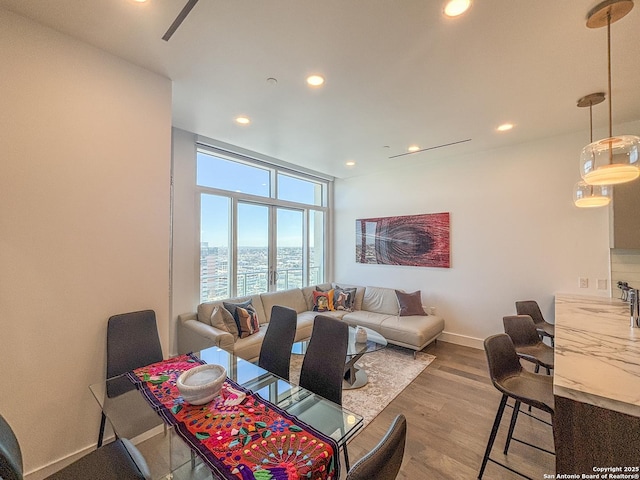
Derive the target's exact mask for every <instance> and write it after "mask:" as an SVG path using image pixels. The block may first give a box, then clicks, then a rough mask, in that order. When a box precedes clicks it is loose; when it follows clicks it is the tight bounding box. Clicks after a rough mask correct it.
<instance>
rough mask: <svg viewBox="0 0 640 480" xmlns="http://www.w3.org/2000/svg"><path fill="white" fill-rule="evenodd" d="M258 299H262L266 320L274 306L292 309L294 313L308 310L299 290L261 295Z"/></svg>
mask: <svg viewBox="0 0 640 480" xmlns="http://www.w3.org/2000/svg"><path fill="white" fill-rule="evenodd" d="M260 297H261V298H262V306H263V307H264V311H265V313H266V315H267V317H266V318H267V319H269V318H271V307H273V306H274V305H282V306H284V307H289V308H293V309H294V310H295V311H296V313H300V312H304V311H306V310H308V308H307V302H305V300H304V295H302V290H300V289H299V288H294V289H291V290H283V291H281V292H269V293H263V294H262V295H260Z"/></svg>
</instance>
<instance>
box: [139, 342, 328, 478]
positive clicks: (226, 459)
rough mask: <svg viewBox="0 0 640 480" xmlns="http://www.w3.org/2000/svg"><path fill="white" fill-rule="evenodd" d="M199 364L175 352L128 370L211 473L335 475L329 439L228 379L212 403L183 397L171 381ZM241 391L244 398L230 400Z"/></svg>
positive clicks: (222, 475)
mask: <svg viewBox="0 0 640 480" xmlns="http://www.w3.org/2000/svg"><path fill="white" fill-rule="evenodd" d="M203 363H206V362H204V361H202V360H200V359H199V358H197V357H196V356H194V355H192V354H187V355H180V356H177V357H174V358H170V359H168V360H164V361H162V362H158V363H154V364H152V365H148V366H146V367H142V368H138V369H136V370H134V371H133V372H129V373H128V374H127V375H128V377H129V379H130V380H131V381H132V382H133V383H134V384H135V385H136V387H137V388H138V389H139V390H140V391H141V392H142V394H143V395H144V397H145V398H146V399H147V401H148V402H149V403H150V404H151V406H152V407H153V408H154V409H155V410H156V411H157V412H158V413H159V414H160V415H161V416H162V418H164V420H165V421H166V422H167V423H168V424H169V425H175V428H176V431H177V432H178V434H179V435H180V436H181V437H182V438H183V439H184V440H185V441H186V442H187V444H188V445H189V446H190V447H191V448H192V449H193V450H194V451H195V452H196V453H197V454H198V455H199V456H200V457H201V458H202V459H203V461H204V462H205V463H206V464H207V465H208V466H209V468H211V470H212V471H213V472H214V474H217V475H218V476H219V478H224V479H243V480H271V479H273V480H289V479H307V478H308V479H328V480H335V479H338V478H339V477H340V475H339V464H340V462H339V460H338V446H337V444H336V442H335V441H334V440H333V439H331V438H329V437H327V436H325V435H323V434H322V433H320V432H318V431H317V430H315V429H314V428H313V427H311V426H309V425H306V424H305V423H303V422H301V421H300V420H298V419H297V418H296V417H294V416H291V415H289V414H287V413H286V412H285V411H284V410H282V409H281V408H279V407H277V406H275V405H273V404H272V403H271V402H268V401H266V400H264V399H263V398H262V397H261V396H260V395H258V394H256V393H253V392H251V391H250V390H247V389H245V388H243V387H241V386H240V385H238V384H237V383H235V382H234V381H233V380H231V379H229V378H227V380H226V382H225V383H224V385H223V387H222V391H221V395H220V396H219V397H216V398H215V399H214V400H212V401H211V402H209V403H207V404H205V405H190V404H188V403H186V402H184V401H183V399H182V397H181V396H180V392H179V391H178V388H177V387H176V380H177V378H178V377H179V376H180V374H181V373H182V372H184V371H186V370H189V369H191V368H193V367H196V366H198V365H201V364H203ZM243 394H245V395H246V398H244V400H242V402H241V403H239V404H237V405H232V404H233V403H236V402H234V401H233V400H234V399H239V398H242V395H243ZM225 401H226V404H225Z"/></svg>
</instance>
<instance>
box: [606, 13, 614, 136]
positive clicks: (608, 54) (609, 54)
mask: <svg viewBox="0 0 640 480" xmlns="http://www.w3.org/2000/svg"><path fill="white" fill-rule="evenodd" d="M607 63H608V65H607V71H608V73H609V79H608V80H609V84H608V87H609V138H611V137H613V128H612V118H611V111H612V108H611V10H609V11H608V12H607Z"/></svg>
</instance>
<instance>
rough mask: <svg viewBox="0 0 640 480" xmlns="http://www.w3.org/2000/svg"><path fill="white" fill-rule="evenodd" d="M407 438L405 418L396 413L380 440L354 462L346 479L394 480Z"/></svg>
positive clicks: (400, 463)
mask: <svg viewBox="0 0 640 480" xmlns="http://www.w3.org/2000/svg"><path fill="white" fill-rule="evenodd" d="M406 440H407V419H406V418H405V416H404V415H402V414H400V415H397V416H396V418H395V419H394V420H393V422H392V423H391V426H390V427H389V430H387V433H386V434H385V435H384V437H382V439H381V440H380V442H378V444H377V445H376V446H375V447H373V449H372V450H371V451H370V452H369V453H367V454H366V455H365V456H364V457H362V458H361V459H360V460H358V461H357V462H356V463H354V465H353V467H351V469H350V470H349V471H348V472H347V478H346V480H372V479H375V480H394V479H395V478H396V477H397V476H398V472H399V471H400V466H401V465H402V458H403V457H404V446H405V443H406Z"/></svg>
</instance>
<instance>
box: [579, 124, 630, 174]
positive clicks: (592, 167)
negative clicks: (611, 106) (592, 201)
mask: <svg viewBox="0 0 640 480" xmlns="http://www.w3.org/2000/svg"><path fill="white" fill-rule="evenodd" d="M638 153H640V137H636V136H635V135H621V136H618V137H610V138H605V139H604V140H598V141H596V142H593V143H590V144H589V145H587V146H586V147H584V148H583V149H582V154H581V155H580V173H581V174H582V178H583V179H584V181H585V182H586V183H588V184H590V185H615V184H617V183H624V182H630V181H632V180H635V179H636V178H638V177H640V163H639V160H640V159H639V158H638Z"/></svg>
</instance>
